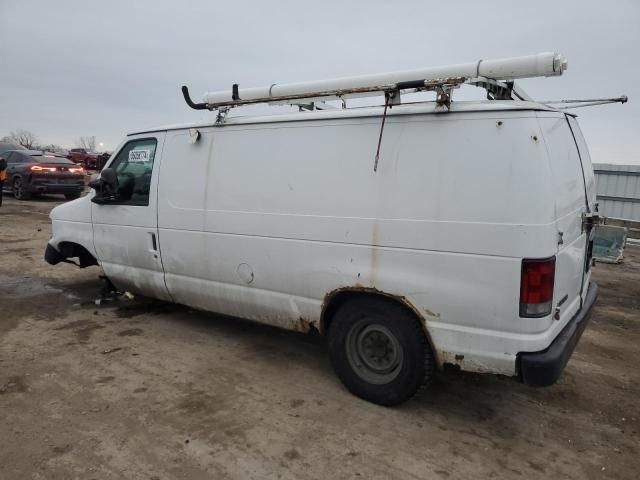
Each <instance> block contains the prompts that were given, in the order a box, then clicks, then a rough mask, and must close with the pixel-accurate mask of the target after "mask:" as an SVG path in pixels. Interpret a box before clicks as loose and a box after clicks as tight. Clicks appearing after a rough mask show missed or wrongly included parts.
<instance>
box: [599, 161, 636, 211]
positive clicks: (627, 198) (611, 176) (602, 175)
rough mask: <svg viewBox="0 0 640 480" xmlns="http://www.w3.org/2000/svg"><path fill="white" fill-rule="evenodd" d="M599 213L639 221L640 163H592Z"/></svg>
mask: <svg viewBox="0 0 640 480" xmlns="http://www.w3.org/2000/svg"><path fill="white" fill-rule="evenodd" d="M593 170H594V171H595V174H596V187H597V197H598V204H599V205H600V214H601V215H603V216H605V217H612V218H622V219H625V220H634V221H636V222H640V165H613V164H610V163H594V164H593Z"/></svg>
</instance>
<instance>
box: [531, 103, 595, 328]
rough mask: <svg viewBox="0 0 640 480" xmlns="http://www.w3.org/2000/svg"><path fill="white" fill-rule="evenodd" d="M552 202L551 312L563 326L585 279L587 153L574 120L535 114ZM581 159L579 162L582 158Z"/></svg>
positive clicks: (591, 194)
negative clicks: (554, 249)
mask: <svg viewBox="0 0 640 480" xmlns="http://www.w3.org/2000/svg"><path fill="white" fill-rule="evenodd" d="M538 120H539V124H540V127H541V128H542V132H543V137H544V142H545V145H546V148H547V151H548V154H549V168H550V173H551V181H552V183H553V186H554V188H553V190H554V200H555V225H556V229H557V244H558V247H557V253H556V271H555V285H554V299H553V304H552V305H553V311H554V312H557V313H556V314H555V317H556V318H557V319H558V320H561V321H562V322H563V323H564V322H565V321H568V320H569V319H570V318H572V317H573V316H574V315H575V314H576V313H577V312H578V311H579V310H580V308H581V307H582V303H583V301H584V299H585V298H586V293H587V288H588V285H589V280H590V273H591V272H590V268H589V265H590V261H589V253H588V251H589V244H590V243H589V242H590V240H591V239H590V235H589V231H588V230H587V229H585V228H584V224H585V223H586V222H585V219H586V218H588V216H589V215H591V214H592V212H593V208H594V199H595V182H594V179H593V169H592V167H591V161H590V159H589V154H588V152H587V150H586V145H585V144H584V139H583V138H582V134H581V133H580V128H579V126H578V124H577V122H576V121H575V118H573V117H571V116H569V115H562V116H558V115H557V114H553V116H551V115H549V116H547V115H546V114H541V115H540V117H539V119H538ZM583 157H584V158H583Z"/></svg>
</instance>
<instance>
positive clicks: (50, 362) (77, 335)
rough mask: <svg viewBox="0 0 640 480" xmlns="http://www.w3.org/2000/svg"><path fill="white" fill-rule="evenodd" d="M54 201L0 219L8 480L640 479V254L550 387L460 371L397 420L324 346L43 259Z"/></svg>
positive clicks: (603, 299)
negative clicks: (348, 380) (362, 396)
mask: <svg viewBox="0 0 640 480" xmlns="http://www.w3.org/2000/svg"><path fill="white" fill-rule="evenodd" d="M59 202H60V199H59V198H56V197H55V196H51V197H48V198H42V199H39V200H34V201H29V202H17V201H15V200H13V199H10V198H8V197H7V196H5V203H4V205H3V206H2V207H1V209H0V478H2V479H7V480H8V479H28V478H33V479H73V478H78V479H123V478H130V479H149V480H150V479H156V480H157V479H162V480H164V479H205V478H207V479H211V478H215V479H222V478H234V479H276V478H282V479H307V478H327V479H342V478H363V479H387V478H403V479H404V478H410V479H454V478H455V479H469V478H489V477H491V478H505V479H513V478H545V479H549V478H570V479H596V478H597V479H600V478H619V479H622V478H624V479H636V478H638V471H639V470H640V423H639V422H640V373H639V372H640V370H639V365H640V249H639V248H628V249H627V252H626V258H625V261H624V263H623V264H621V265H604V264H598V265H597V267H596V268H595V270H594V278H595V280H596V281H597V282H599V284H600V286H601V296H600V300H599V303H598V304H597V307H596V310H595V313H594V318H593V320H592V323H591V325H590V327H589V328H588V329H587V331H586V332H585V334H584V336H583V337H582V340H581V342H580V344H579V345H578V348H577V351H576V352H575V353H574V356H573V357H572V359H571V361H570V363H569V365H568V367H567V369H566V371H565V373H564V374H563V376H562V378H561V380H560V382H559V383H558V384H557V385H555V386H553V387H549V388H546V389H533V388H529V387H526V386H523V385H520V384H518V383H516V382H515V381H513V380H511V379H508V378H502V377H496V376H490V375H475V374H465V373H456V372H447V373H442V374H439V375H438V377H437V378H436V380H435V381H434V383H433V385H432V386H431V388H430V390H429V391H428V392H427V394H426V395H425V396H423V397H420V398H417V399H415V400H413V401H411V402H409V403H407V404H405V405H402V406H400V407H397V408H393V409H389V408H383V407H379V406H376V405H372V404H370V403H367V402H364V401H362V400H359V399H358V398H355V397H353V396H352V395H350V394H349V393H348V392H347V391H346V390H345V389H344V388H343V387H342V385H341V384H340V382H339V381H338V380H337V378H336V377H335V376H334V374H333V372H332V370H331V368H330V365H329V361H328V358H327V354H326V351H325V347H324V345H323V343H322V342H321V341H320V340H318V339H317V338H312V337H307V336H304V335H301V334H294V333H287V332H283V331H279V330H276V329H273V328H268V327H264V326H260V325H255V324H252V323H248V322H244V321H241V320H237V319H230V318H224V317H220V316H216V315H212V314H208V313H202V312H197V311H193V310H190V309H188V308H186V307H181V306H174V305H167V304H163V303H158V302H153V301H149V300H144V299H134V300H126V299H121V300H118V301H115V302H105V303H103V304H102V305H100V306H97V305H95V303H94V300H95V298H97V296H98V292H99V289H100V287H101V282H100V281H99V280H98V278H97V277H98V270H97V268H95V267H93V268H88V269H85V270H79V269H77V268H75V267H73V266H71V265H58V266H56V267H52V266H49V265H47V264H46V263H45V262H44V260H43V253H44V248H45V245H46V242H47V240H48V239H49V236H50V231H51V230H50V223H49V218H48V212H49V210H50V209H51V208H52V207H54V206H55V205H57V204H58V203H59Z"/></svg>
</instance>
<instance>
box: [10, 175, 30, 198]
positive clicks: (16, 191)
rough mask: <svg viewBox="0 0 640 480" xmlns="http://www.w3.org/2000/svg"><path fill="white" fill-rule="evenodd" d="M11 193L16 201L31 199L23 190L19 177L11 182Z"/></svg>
mask: <svg viewBox="0 0 640 480" xmlns="http://www.w3.org/2000/svg"><path fill="white" fill-rule="evenodd" d="M12 191H13V196H14V198H15V199H16V200H29V199H30V198H31V194H30V193H29V192H26V191H25V190H24V183H23V181H22V178H20V177H17V178H15V179H14V180H13V184H12Z"/></svg>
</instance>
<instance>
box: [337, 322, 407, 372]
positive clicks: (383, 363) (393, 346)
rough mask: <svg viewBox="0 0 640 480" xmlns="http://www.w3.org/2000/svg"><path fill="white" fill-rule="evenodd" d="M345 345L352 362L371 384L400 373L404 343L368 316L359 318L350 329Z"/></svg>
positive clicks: (355, 368)
mask: <svg viewBox="0 0 640 480" xmlns="http://www.w3.org/2000/svg"><path fill="white" fill-rule="evenodd" d="M346 348H347V358H348V360H349V364H350V365H351V367H352V368H353V369H354V370H355V372H356V373H357V374H358V375H359V376H360V377H361V378H362V379H363V380H365V381H367V382H369V383H374V384H385V383H389V382H391V381H392V380H393V379H394V378H396V377H397V376H398V373H400V369H401V368H402V360H403V350H402V346H401V345H400V343H399V342H398V339H397V338H396V336H395V335H394V334H393V333H391V331H390V330H389V329H388V328H387V327H385V326H384V325H380V324H379V323H374V322H373V321H372V320H371V319H366V318H364V319H361V320H359V321H357V322H356V323H355V324H354V325H353V327H351V330H349V333H348V335H347V345H346Z"/></svg>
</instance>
